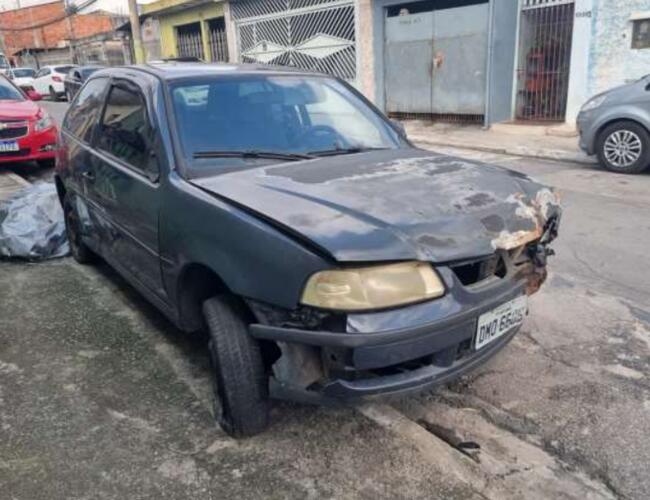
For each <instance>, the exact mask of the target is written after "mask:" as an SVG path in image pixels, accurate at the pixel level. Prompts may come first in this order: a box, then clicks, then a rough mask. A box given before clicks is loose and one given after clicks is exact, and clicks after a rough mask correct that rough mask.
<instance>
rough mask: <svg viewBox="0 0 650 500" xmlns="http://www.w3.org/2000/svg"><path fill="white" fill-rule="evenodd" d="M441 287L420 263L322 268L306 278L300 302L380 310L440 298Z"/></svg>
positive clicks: (426, 267)
mask: <svg viewBox="0 0 650 500" xmlns="http://www.w3.org/2000/svg"><path fill="white" fill-rule="evenodd" d="M444 293H445V287H444V285H443V283H442V281H441V280H440V278H439V277H438V275H437V274H436V272H435V271H434V270H433V269H432V268H431V265H429V264H427V263H424V262H401V263H399V264H387V265H382V266H372V267H363V268H357V269H335V270H331V271H322V272H319V273H316V274H314V275H313V276H311V278H309V281H308V282H307V286H305V290H304V292H303V295H302V301H301V302H302V303H303V304H305V305H308V306H314V307H319V308H322V309H335V310H341V311H363V310H372V309H383V308H387V307H395V306H401V305H405V304H412V303H414V302H421V301H424V300H431V299H435V298H437V297H441V296H442V295H444Z"/></svg>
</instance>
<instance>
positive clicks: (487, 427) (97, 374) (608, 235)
mask: <svg viewBox="0 0 650 500" xmlns="http://www.w3.org/2000/svg"><path fill="white" fill-rule="evenodd" d="M442 149H443V148H438V150H442ZM445 152H451V153H455V154H458V155H462V156H467V157H472V158H477V159H481V160H483V161H491V162H494V163H498V164H502V165H504V166H507V167H510V168H514V169H516V170H519V171H522V172H525V173H527V174H530V175H532V176H534V177H536V178H538V179H539V180H541V181H542V182H545V183H548V184H551V185H555V186H557V187H559V188H560V189H561V190H562V192H563V199H564V205H565V215H564V220H563V225H562V231H561V235H560V239H559V240H558V241H557V242H556V244H555V245H554V248H555V249H556V251H557V256H556V257H554V258H553V259H552V260H551V264H550V268H551V274H550V278H549V282H548V283H547V284H546V286H545V287H544V288H543V289H542V291H541V292H540V293H539V294H538V295H537V296H535V297H534V298H533V299H532V303H531V314H530V316H529V318H528V319H527V322H526V324H525V327H524V329H523V331H522V332H521V334H519V335H518V336H517V337H516V338H515V339H514V340H513V342H511V343H510V344H509V345H508V346H507V347H506V348H505V349H504V351H503V352H502V353H500V354H499V355H498V356H496V357H495V358H494V359H493V360H492V361H490V362H489V364H487V365H485V366H484V367H482V368H481V369H479V370H478V371H477V372H475V373H473V374H471V375H470V376H468V377H465V378H463V379H461V380H459V381H457V382H455V383H453V384H451V385H449V386H447V387H443V388H440V389H439V390H437V391H433V392H429V393H425V394H422V395H419V396H415V397H410V398H407V399H403V400H398V401H390V402H376V403H372V404H369V405H363V406H361V407H358V408H351V407H350V408H321V407H313V406H302V405H298V404H292V403H285V402H276V403H274V407H273V411H272V425H271V428H270V429H269V430H268V431H267V432H266V433H265V434H263V435H261V436H257V437H255V438H252V439H248V440H244V441H239V442H237V441H234V440H232V439H230V438H229V437H227V436H226V435H225V434H224V433H223V432H221V431H220V430H219V429H218V428H217V427H216V426H215V424H214V423H213V420H212V416H211V413H210V412H211V399H210V398H211V395H210V382H209V370H208V360H207V356H206V353H205V349H204V348H205V339H204V338H202V337H200V336H195V337H188V336H184V335H183V334H181V333H179V332H178V331H176V330H175V329H174V328H173V327H172V326H171V325H170V324H169V323H168V322H167V321H166V320H165V319H164V318H163V317H162V316H161V315H160V314H158V313H157V312H156V311H155V310H154V308H153V307H151V306H149V305H148V304H147V303H146V302H145V301H144V300H143V299H142V298H140V297H139V296H138V294H137V293H136V292H135V291H134V290H133V289H131V288H130V287H129V286H128V285H127V284H126V283H125V282H124V281H123V280H122V279H121V278H119V277H118V276H117V275H116V274H115V273H114V272H113V271H111V270H110V269H109V268H108V267H107V266H106V265H99V266H97V267H89V268H84V267H81V266H79V265H77V264H75V263H74V262H73V261H72V260H71V259H62V260H59V261H54V262H49V263H44V264H26V263H17V262H2V263H0V491H2V492H3V493H2V497H3V498H12V499H20V500H23V499H29V500H32V499H34V500H38V499H46V498H47V499H59V498H61V499H71V498H74V499H86V498H102V499H112V498H116V499H117V498H174V499H180V498H199V497H201V498H231V497H241V498H269V497H271V498H391V499H392V498H423V499H424V498H426V499H432V498H441V499H443V498H444V499H454V498H458V499H461V498H462V499H465V498H477V499H478V498H495V499H496V498H524V497H525V498H551V497H553V498H630V499H645V498H650V370H649V369H648V366H649V361H650V255H649V253H648V248H650V222H649V221H650V201H649V200H648V197H647V193H648V191H649V189H650V175H641V176H637V177H626V176H619V175H613V174H610V173H606V172H604V171H600V170H595V169H592V168H590V167H587V166H581V165H574V164H563V163H556V162H545V161H537V160H530V159H521V158H517V157H509V156H502V155H496V154H488V153H476V152H467V151H455V150H448V151H445ZM468 443H469V444H468ZM476 447H478V448H476Z"/></svg>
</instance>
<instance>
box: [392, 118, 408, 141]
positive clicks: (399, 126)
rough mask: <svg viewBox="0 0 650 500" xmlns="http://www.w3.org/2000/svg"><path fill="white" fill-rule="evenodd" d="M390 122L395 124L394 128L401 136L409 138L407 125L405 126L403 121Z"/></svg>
mask: <svg viewBox="0 0 650 500" xmlns="http://www.w3.org/2000/svg"><path fill="white" fill-rule="evenodd" d="M390 123H391V124H392V125H393V128H394V129H395V130H396V131H397V133H398V134H399V135H400V137H402V138H403V139H407V135H406V127H404V124H403V123H402V122H401V121H399V120H391V121H390Z"/></svg>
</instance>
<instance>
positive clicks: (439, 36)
mask: <svg viewBox="0 0 650 500" xmlns="http://www.w3.org/2000/svg"><path fill="white" fill-rule="evenodd" d="M434 14H435V15H434V30H433V33H434V40H433V50H434V57H433V98H432V101H433V113H436V114H444V113H449V114H470V115H472V114H473V115H479V114H482V113H483V112H484V111H485V92H486V89H485V87H486V83H487V81H486V76H485V72H486V69H487V46H488V4H487V3H484V4H479V5H470V6H467V7H457V8H454V9H445V10H437V11H435V12H434Z"/></svg>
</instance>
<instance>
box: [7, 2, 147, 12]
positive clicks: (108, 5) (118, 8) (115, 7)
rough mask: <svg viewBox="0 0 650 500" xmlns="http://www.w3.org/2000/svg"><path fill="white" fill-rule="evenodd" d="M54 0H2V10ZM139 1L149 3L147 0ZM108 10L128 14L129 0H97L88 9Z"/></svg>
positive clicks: (90, 10)
mask: <svg viewBox="0 0 650 500" xmlns="http://www.w3.org/2000/svg"><path fill="white" fill-rule="evenodd" d="M51 1H52V0H0V10H11V9H16V8H18V7H19V6H20V7H28V6H30V5H38V4H40V3H49V2H51ZM70 1H71V2H72V3H75V4H79V3H82V2H83V1H84V0H70ZM138 3H148V2H147V1H144V2H138ZM98 9H101V10H107V11H109V12H114V13H116V14H122V15H125V16H126V15H128V13H129V7H128V0H97V1H96V2H95V3H94V4H93V6H92V7H89V10H88V11H85V12H92V11H93V10H98Z"/></svg>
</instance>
